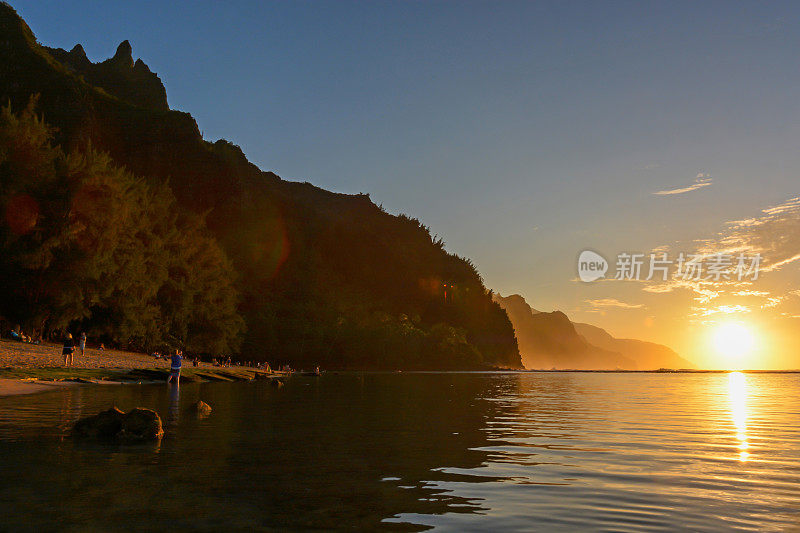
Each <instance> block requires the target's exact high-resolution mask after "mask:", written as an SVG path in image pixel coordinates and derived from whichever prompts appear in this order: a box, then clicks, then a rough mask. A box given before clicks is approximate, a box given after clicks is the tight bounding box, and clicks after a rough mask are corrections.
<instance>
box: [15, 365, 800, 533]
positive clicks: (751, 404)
mask: <svg viewBox="0 0 800 533" xmlns="http://www.w3.org/2000/svg"><path fill="white" fill-rule="evenodd" d="M198 399H203V400H204V401H206V402H207V403H209V404H210V405H211V406H212V407H213V409H214V411H213V413H212V414H211V416H209V417H208V418H206V419H202V420H198V419H197V417H195V416H193V415H191V414H190V411H189V409H188V408H189V406H190V405H191V404H192V403H193V402H195V401H197V400H198ZM111 405H118V406H119V407H121V408H123V409H129V408H131V407H134V406H144V407H149V408H152V409H155V410H156V411H158V412H159V413H160V414H161V416H162V418H163V419H164V422H165V426H166V428H165V429H166V437H165V438H164V439H163V440H162V441H161V443H160V444H158V445H142V446H135V447H119V446H112V445H90V444H86V443H77V442H73V441H72V440H71V439H70V438H69V437H68V428H69V427H70V426H71V424H72V423H73V422H74V421H75V420H76V419H77V418H79V417H81V416H86V415H89V414H94V413H96V412H97V411H99V410H101V409H105V408H107V407H109V406H111ZM798 422H800V375H798V374H739V373H734V374H586V373H534V374H338V375H337V374H327V375H324V376H322V377H320V378H307V377H294V378H292V379H290V380H289V381H288V383H287V385H286V387H284V388H283V389H281V390H276V389H273V388H271V387H269V385H268V384H266V383H264V382H255V383H252V384H250V383H233V384H203V385H196V384H193V385H182V386H181V387H180V389H179V390H176V389H170V388H169V387H168V386H166V385H158V386H156V385H144V386H135V385H129V386H103V387H100V386H95V387H80V388H73V389H69V390H61V391H57V392H52V393H50V392H48V393H45V394H39V395H32V396H24V397H9V398H0V480H2V481H1V482H0V529H2V530H31V531H33V530H37V531H41V530H54V529H58V530H70V529H74V530H86V529H98V530H108V529H121V528H122V529H131V530H153V529H195V530H198V529H199V530H204V529H205V530H237V529H239V530H242V529H261V530H270V529H278V530H283V529H312V528H324V529H354V530H365V529H367V530H368V529H389V530H423V529H428V528H431V527H434V528H438V529H441V530H452V531H469V530H475V531H498V530H528V531H529V530H542V531H552V530H576V529H584V530H585V529H592V530H616V531H639V530H647V531H651V530H659V529H677V528H681V529H691V530H695V531H706V530H707V531H715V530H729V529H754V530H755V529H757V530H762V531H763V530H787V529H789V530H791V529H797V528H798V527H800V429H798Z"/></svg>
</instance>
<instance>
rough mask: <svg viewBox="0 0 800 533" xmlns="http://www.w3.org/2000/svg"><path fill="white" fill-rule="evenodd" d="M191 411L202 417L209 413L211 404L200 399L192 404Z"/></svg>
mask: <svg viewBox="0 0 800 533" xmlns="http://www.w3.org/2000/svg"><path fill="white" fill-rule="evenodd" d="M192 412H194V413H195V414H197V416H198V417H204V416H208V415H210V414H211V406H210V405H208V404H207V403H206V402H204V401H202V400H198V401H197V403H195V404H194V405H192Z"/></svg>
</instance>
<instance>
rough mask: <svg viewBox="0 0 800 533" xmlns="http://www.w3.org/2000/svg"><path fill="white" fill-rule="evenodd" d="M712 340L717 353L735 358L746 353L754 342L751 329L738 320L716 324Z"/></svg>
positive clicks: (751, 348) (750, 349)
mask: <svg viewBox="0 0 800 533" xmlns="http://www.w3.org/2000/svg"><path fill="white" fill-rule="evenodd" d="M713 341H714V348H715V349H716V350H717V353H718V354H719V355H721V356H723V357H728V358H730V357H733V358H737V359H738V358H741V357H743V356H745V355H748V354H749V353H750V352H751V351H752V350H753V346H754V344H755V338H754V336H753V332H752V331H751V329H750V328H749V327H747V326H746V325H744V324H742V323H740V322H726V323H724V324H720V325H719V326H717V328H716V329H715V330H714V338H713Z"/></svg>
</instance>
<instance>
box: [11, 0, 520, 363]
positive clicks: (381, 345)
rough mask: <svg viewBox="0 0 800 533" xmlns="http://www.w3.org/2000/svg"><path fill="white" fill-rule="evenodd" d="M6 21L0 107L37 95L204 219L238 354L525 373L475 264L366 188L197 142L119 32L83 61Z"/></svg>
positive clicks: (67, 131)
mask: <svg viewBox="0 0 800 533" xmlns="http://www.w3.org/2000/svg"><path fill="white" fill-rule="evenodd" d="M0 30H2V35H3V37H2V38H0V59H2V61H0V98H2V100H3V102H4V103H9V102H10V103H11V106H12V107H13V108H14V110H18V109H21V108H23V107H24V106H25V105H26V104H27V102H28V100H29V99H30V97H31V95H34V94H38V95H39V96H38V106H39V107H38V109H39V110H40V112H41V113H42V114H43V116H44V118H45V120H47V121H48V122H49V123H50V124H53V125H54V126H56V128H57V132H56V133H55V140H56V142H57V143H58V144H59V145H61V146H63V147H64V148H65V149H77V150H84V149H85V147H86V146H91V147H93V148H94V149H99V150H102V151H104V152H107V153H108V154H109V155H110V156H111V158H112V159H113V160H114V161H115V162H118V163H119V164H121V165H124V166H125V167H126V168H127V169H129V170H130V171H131V172H132V173H134V174H135V175H137V176H141V177H143V178H145V179H146V180H147V181H148V182H149V183H153V184H159V185H160V184H165V183H168V185H169V188H170V189H171V191H172V193H173V194H174V195H175V198H176V199H177V202H178V204H179V206H180V207H181V209H186V210H189V211H191V212H193V213H197V214H202V215H203V217H204V221H205V224H206V225H207V227H208V229H209V230H210V231H211V232H212V234H213V235H214V236H215V238H216V239H217V240H218V241H219V243H220V245H221V246H222V248H223V249H224V250H225V252H226V253H227V255H228V256H229V257H230V258H231V260H232V261H233V264H234V265H235V267H236V270H237V273H238V279H239V287H240V290H241V293H242V295H241V303H240V310H241V313H242V314H243V316H244V317H245V319H246V322H247V334H246V337H245V338H244V342H243V344H242V356H243V357H247V358H252V359H270V360H272V361H277V362H288V363H291V364H294V365H295V366H304V365H305V366H309V365H313V364H316V363H319V364H322V365H323V366H326V367H328V368H336V367H341V368H432V369H433V368H478V367H487V366H490V367H508V368H518V367H520V366H521V360H520V356H519V351H518V348H517V343H516V339H515V337H514V334H513V328H512V326H511V323H510V322H509V320H508V317H507V315H506V313H505V311H503V310H502V309H501V308H500V307H499V305H497V304H496V303H494V302H493V301H492V300H491V296H490V294H489V292H488V290H487V289H486V287H485V286H484V284H483V280H482V278H481V277H480V274H479V273H478V271H477V269H476V268H475V266H474V265H473V264H472V263H471V262H470V261H469V260H467V259H464V258H462V257H458V256H456V255H454V254H451V253H448V252H447V251H446V250H445V249H444V243H443V242H442V241H441V240H438V239H436V238H434V237H432V235H431V233H430V230H429V229H428V228H427V227H426V226H424V225H423V224H422V223H421V222H419V221H418V220H416V219H413V218H410V217H408V216H405V215H392V214H389V213H387V212H385V211H384V210H383V209H382V208H381V207H379V206H377V205H375V204H374V203H373V202H372V201H371V199H370V197H369V195H366V194H355V195H347V194H342V193H335V192H331V191H326V190H324V189H321V188H319V187H316V186H314V185H311V184H310V183H307V182H303V183H301V182H290V181H284V180H282V179H281V178H279V177H278V176H277V175H276V174H274V173H272V172H268V171H262V170H260V169H259V168H258V167H256V166H255V165H254V164H252V163H251V162H250V161H248V160H247V158H246V156H245V155H244V153H243V152H242V150H241V149H240V148H239V147H238V146H236V145H235V144H233V143H230V142H228V141H225V140H218V141H216V142H213V143H211V142H208V141H205V140H204V139H203V138H202V135H201V134H200V131H199V129H198V127H197V123H196V121H195V120H194V119H193V118H192V116H191V115H190V114H188V113H185V112H182V111H176V110H172V109H169V107H168V105H167V102H166V93H165V91H164V92H163V93H162V91H163V90H164V87H163V84H161V81H160V79H159V78H158V76H157V75H156V74H154V73H152V72H150V69H149V68H147V66H146V65H145V64H144V62H143V61H141V60H137V61H136V62H134V63H133V65H131V62H132V61H133V55H132V50H131V47H130V43H127V41H124V42H123V43H121V45H120V46H119V47H118V48H117V51H116V53H115V54H114V56H113V57H111V58H110V59H108V60H106V61H103V62H99V63H91V62H90V61H88V59H86V58H85V53H84V52H83V48H82V47H80V46H75V47H74V48H73V49H72V50H71V51H69V52H67V51H65V50H61V49H51V48H47V47H44V46H41V45H39V44H38V43H37V42H36V39H35V37H34V35H33V32H32V31H31V30H30V28H29V27H28V26H27V24H26V23H25V22H24V21H23V20H22V19H21V18H20V17H19V16H18V15H17V14H16V12H15V11H14V10H13V8H11V7H10V6H9V5H8V4H6V3H0ZM84 59H86V61H84ZM87 62H88V63H87ZM92 80H94V81H92ZM162 96H163V99H162ZM89 325H90V324H89Z"/></svg>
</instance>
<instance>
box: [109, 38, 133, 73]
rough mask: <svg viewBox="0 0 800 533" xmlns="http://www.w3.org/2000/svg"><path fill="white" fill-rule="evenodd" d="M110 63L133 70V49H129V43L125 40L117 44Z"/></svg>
mask: <svg viewBox="0 0 800 533" xmlns="http://www.w3.org/2000/svg"><path fill="white" fill-rule="evenodd" d="M111 61H113V62H114V63H117V64H118V65H122V66H125V67H128V68H133V47H131V43H130V42H128V41H127V40H125V41H122V42H121V43H119V46H118V47H117V52H116V53H115V54H114V57H112V58H111Z"/></svg>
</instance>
